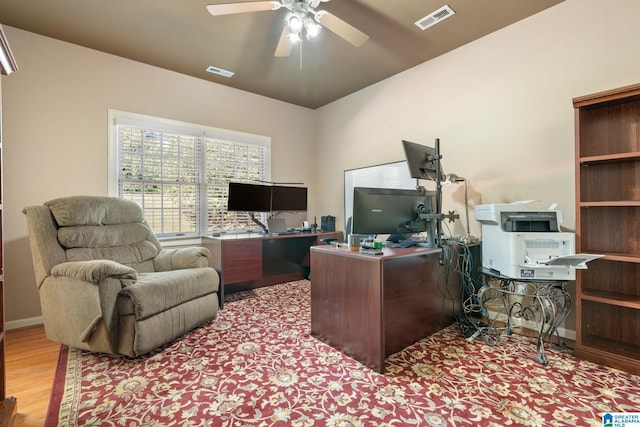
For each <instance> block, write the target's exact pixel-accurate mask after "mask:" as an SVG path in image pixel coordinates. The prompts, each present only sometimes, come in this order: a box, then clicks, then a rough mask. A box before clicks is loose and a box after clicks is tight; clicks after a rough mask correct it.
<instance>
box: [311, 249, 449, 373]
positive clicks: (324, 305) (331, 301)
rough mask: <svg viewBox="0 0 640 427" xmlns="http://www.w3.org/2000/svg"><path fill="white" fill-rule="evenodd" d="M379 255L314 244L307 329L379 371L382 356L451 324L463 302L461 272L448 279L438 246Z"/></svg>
mask: <svg viewBox="0 0 640 427" xmlns="http://www.w3.org/2000/svg"><path fill="white" fill-rule="evenodd" d="M383 252H384V253H383V255H365V254H360V253H359V252H352V251H349V250H348V248H336V247H335V246H329V245H327V246H315V247H312V248H311V268H312V270H313V276H312V278H311V334H312V335H313V336H314V337H317V338H319V339H321V340H323V341H325V342H327V343H328V344H330V345H331V346H333V347H335V348H337V349H338V350H340V351H342V352H344V353H345V354H347V355H349V356H351V357H353V358H354V359H356V360H358V361H359V362H362V363H363V364H365V365H367V366H369V367H371V368H373V369H374V370H376V371H378V372H380V373H384V360H385V358H386V357H387V356H389V355H391V354H393V353H396V352H398V351H400V350H402V349H403V348H405V347H407V346H409V345H411V344H413V343H415V342H416V341H419V340H420V339H422V338H424V337H427V336H429V335H431V334H432V333H434V332H436V331H438V330H440V329H442V328H443V327H445V326H448V325H450V324H451V323H453V322H454V321H455V319H456V315H457V314H458V313H459V312H460V307H461V301H460V299H461V287H460V279H459V275H457V274H453V272H452V274H449V275H448V276H449V283H448V284H447V283H446V275H445V267H444V266H441V265H439V260H440V257H441V250H440V249H425V248H406V249H391V248H384V249H383Z"/></svg>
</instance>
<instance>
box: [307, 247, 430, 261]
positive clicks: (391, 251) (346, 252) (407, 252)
mask: <svg viewBox="0 0 640 427" xmlns="http://www.w3.org/2000/svg"><path fill="white" fill-rule="evenodd" d="M311 250H312V251H317V252H323V253H327V254H331V253H333V254H336V255H342V256H348V257H351V256H352V257H357V258H370V259H373V260H376V259H378V260H387V259H394V258H403V257H413V256H424V255H431V254H435V253H439V252H441V251H442V249H440V248H421V247H411V248H389V247H386V248H382V255H372V254H365V253H361V252H359V251H352V250H350V249H349V248H348V247H344V246H337V245H320V246H312V247H311Z"/></svg>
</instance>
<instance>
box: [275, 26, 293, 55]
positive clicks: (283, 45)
mask: <svg viewBox="0 0 640 427" xmlns="http://www.w3.org/2000/svg"><path fill="white" fill-rule="evenodd" d="M288 35H289V29H288V28H287V26H286V25H285V26H284V28H283V29H282V35H281V36H280V41H279V42H278V46H276V53H274V56H278V57H283V56H289V55H291V50H292V49H293V41H291V40H290V39H289V37H287V36H288Z"/></svg>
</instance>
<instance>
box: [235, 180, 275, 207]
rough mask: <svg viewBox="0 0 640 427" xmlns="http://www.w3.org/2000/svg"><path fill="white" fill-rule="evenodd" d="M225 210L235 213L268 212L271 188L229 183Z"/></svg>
mask: <svg viewBox="0 0 640 427" xmlns="http://www.w3.org/2000/svg"><path fill="white" fill-rule="evenodd" d="M227 210H229V211H236V212H270V211H271V186H268V185H259V184H246V183H240V182H230V183H229V193H228V199H227Z"/></svg>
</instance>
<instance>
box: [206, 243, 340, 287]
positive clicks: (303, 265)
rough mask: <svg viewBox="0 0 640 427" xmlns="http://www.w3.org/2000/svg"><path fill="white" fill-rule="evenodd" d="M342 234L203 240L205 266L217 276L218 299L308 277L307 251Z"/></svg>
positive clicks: (308, 262)
mask: <svg viewBox="0 0 640 427" xmlns="http://www.w3.org/2000/svg"><path fill="white" fill-rule="evenodd" d="M331 237H335V238H338V239H339V240H342V238H343V237H342V232H315V233H311V232H309V233H296V234H285V235H279V236H274V235H268V234H267V235H265V234H258V233H252V234H249V233H244V234H231V233H230V234H225V235H222V236H220V237H207V238H204V239H203V242H202V243H203V246H205V247H207V248H208V249H209V251H210V252H211V256H210V258H209V265H210V266H211V267H213V268H215V269H216V270H218V272H220V285H221V292H222V293H221V295H222V297H223V300H224V291H227V292H228V291H231V292H234V291H238V290H245V289H251V288H257V287H260V286H268V285H274V284H276V283H282V282H288V281H293V280H300V279H306V278H307V277H308V276H309V268H310V261H309V248H310V247H311V246H313V245H319V244H322V242H321V240H322V239H326V238H331ZM225 288H226V289H225Z"/></svg>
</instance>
